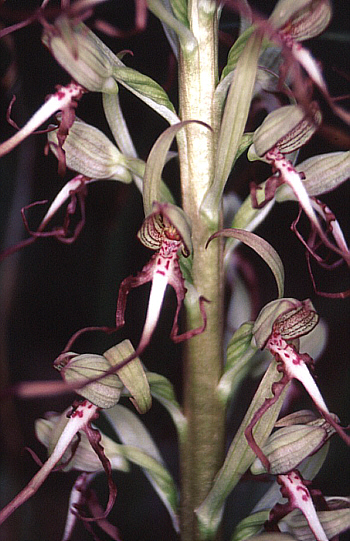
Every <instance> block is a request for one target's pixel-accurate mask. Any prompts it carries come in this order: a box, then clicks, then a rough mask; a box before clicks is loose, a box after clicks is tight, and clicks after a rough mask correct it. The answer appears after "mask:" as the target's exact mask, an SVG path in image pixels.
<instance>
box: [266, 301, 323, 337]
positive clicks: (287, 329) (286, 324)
mask: <svg viewBox="0 0 350 541" xmlns="http://www.w3.org/2000/svg"><path fill="white" fill-rule="evenodd" d="M318 319H319V316H318V314H317V312H316V311H315V309H314V307H313V305H312V302H311V301H310V299H306V300H305V301H303V302H302V303H301V305H300V306H298V307H297V308H294V310H289V311H288V312H285V313H284V314H280V315H279V316H278V317H277V319H276V321H275V323H274V324H273V330H274V331H277V332H278V333H279V334H280V335H281V336H282V338H283V339H284V340H294V339H295V338H299V337H300V336H304V335H305V334H308V333H309V332H311V331H312V330H313V329H314V328H315V327H316V325H317V323H318Z"/></svg>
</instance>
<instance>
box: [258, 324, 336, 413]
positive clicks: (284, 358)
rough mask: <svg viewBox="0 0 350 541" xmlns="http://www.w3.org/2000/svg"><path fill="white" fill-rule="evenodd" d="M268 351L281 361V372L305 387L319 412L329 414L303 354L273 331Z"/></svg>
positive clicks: (268, 343)
mask: <svg viewBox="0 0 350 541" xmlns="http://www.w3.org/2000/svg"><path fill="white" fill-rule="evenodd" d="M266 347H267V348H268V349H269V351H271V353H272V354H273V355H275V357H276V360H277V362H282V363H283V372H284V373H285V374H287V375H288V377H289V378H290V379H293V378H294V379H297V380H298V381H300V382H301V383H302V384H303V386H304V387H305V389H306V391H307V392H308V393H309V395H310V396H311V398H312V400H313V401H314V403H315V405H316V406H317V408H318V409H319V410H320V411H321V412H325V413H327V414H329V411H328V408H327V406H326V403H325V401H324V400H323V398H322V395H321V393H320V391H319V389H318V387H317V385H316V383H315V380H314V379H313V377H312V376H311V374H310V372H309V369H308V368H307V366H306V364H305V361H304V360H303V355H300V354H299V353H298V352H297V351H296V349H295V348H294V346H292V345H289V344H288V343H287V342H286V341H285V340H284V339H283V338H282V336H281V335H280V334H279V333H277V332H273V333H272V335H271V336H270V338H269V340H268V342H267V346H266Z"/></svg>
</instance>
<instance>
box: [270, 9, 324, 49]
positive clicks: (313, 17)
mask: <svg viewBox="0 0 350 541" xmlns="http://www.w3.org/2000/svg"><path fill="white" fill-rule="evenodd" d="M331 17H332V6H331V3H330V1H329V0H280V1H279V2H278V3H277V5H276V6H275V9H274V10H273V12H272V14H271V17H270V19H269V22H270V23H271V24H272V25H273V26H274V28H276V29H279V30H280V32H281V33H282V34H285V35H287V36H289V37H291V38H292V39H293V40H296V41H303V40H305V39H310V38H312V37H314V36H317V35H318V34H320V33H321V32H323V30H324V29H325V28H326V27H327V25H328V23H329V21H330V20H331Z"/></svg>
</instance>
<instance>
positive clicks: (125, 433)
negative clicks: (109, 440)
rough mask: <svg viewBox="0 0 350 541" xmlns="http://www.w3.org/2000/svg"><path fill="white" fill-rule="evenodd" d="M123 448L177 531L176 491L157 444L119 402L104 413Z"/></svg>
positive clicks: (134, 416) (139, 422) (131, 413)
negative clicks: (151, 487) (157, 496)
mask: <svg viewBox="0 0 350 541" xmlns="http://www.w3.org/2000/svg"><path fill="white" fill-rule="evenodd" d="M104 413H105V415H106V417H107V419H108V420H109V422H110V423H111V425H112V427H113V429H114V430H115V432H116V434H117V435H118V437H119V439H120V441H121V442H122V443H123V444H124V445H125V446H126V447H124V452H125V454H124V456H125V458H127V459H128V460H130V461H131V462H134V463H135V464H138V465H139V466H140V467H141V468H142V469H143V471H144V474H145V475H146V477H147V478H148V480H149V481H150V483H151V484H152V486H153V488H154V489H155V490H156V492H157V494H158V495H159V496H160V498H161V500H162V501H163V503H164V505H165V506H166V508H167V510H168V511H169V514H170V517H171V519H172V522H173V525H174V528H175V530H176V531H179V527H178V518H177V511H178V509H177V490H176V486H175V483H174V481H173V479H172V477H171V475H170V473H169V472H168V470H167V469H166V468H165V466H164V462H163V459H162V457H161V455H160V453H159V450H158V447H157V446H156V444H155V443H154V441H153V439H152V437H151V435H150V433H149V432H148V430H147V429H146V427H145V426H144V425H143V423H142V422H141V421H140V420H139V418H138V417H137V416H136V415H135V414H134V413H133V412H132V411H130V410H128V409H127V408H125V407H123V406H120V405H119V404H118V405H117V406H116V407H114V408H112V409H110V410H107V411H105V412H104Z"/></svg>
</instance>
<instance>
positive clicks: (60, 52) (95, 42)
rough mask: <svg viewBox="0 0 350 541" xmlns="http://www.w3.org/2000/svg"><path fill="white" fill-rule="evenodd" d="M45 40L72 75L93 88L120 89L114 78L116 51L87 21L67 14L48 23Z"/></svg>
mask: <svg viewBox="0 0 350 541" xmlns="http://www.w3.org/2000/svg"><path fill="white" fill-rule="evenodd" d="M42 41H43V43H44V44H45V45H46V46H47V47H48V48H49V49H50V51H51V53H52V54H53V56H54V57H55V59H56V60H57V62H58V63H59V64H60V65H61V66H62V67H63V68H64V69H65V70H66V71H67V72H68V73H69V74H70V75H71V76H72V78H73V79H74V80H75V81H76V82H77V83H79V84H80V85H82V86H83V87H84V88H86V89H87V90H90V91H91V92H107V93H108V94H110V93H111V94H114V93H116V92H118V85H117V83H116V82H115V80H114V78H113V64H114V60H115V58H116V57H115V55H114V54H113V53H112V51H111V50H110V49H108V47H107V46H106V45H105V44H104V43H103V41H101V40H100V39H99V38H98V37H97V36H96V35H95V34H94V33H93V32H92V31H91V30H90V29H89V28H88V27H87V26H86V25H85V24H83V23H78V24H74V23H72V22H71V20H69V19H68V17H66V16H65V15H62V16H61V17H58V18H57V19H56V20H55V23H54V25H53V26H52V25H45V27H44V32H43V35H42Z"/></svg>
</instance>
